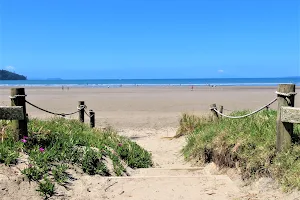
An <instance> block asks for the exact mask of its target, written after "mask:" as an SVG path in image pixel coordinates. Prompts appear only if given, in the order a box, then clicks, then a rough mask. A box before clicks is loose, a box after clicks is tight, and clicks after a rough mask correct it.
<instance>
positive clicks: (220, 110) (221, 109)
mask: <svg viewBox="0 0 300 200" xmlns="http://www.w3.org/2000/svg"><path fill="white" fill-rule="evenodd" d="M223 110H224V107H223V106H220V107H219V112H220V113H223ZM218 116H219V117H220V118H222V115H218Z"/></svg>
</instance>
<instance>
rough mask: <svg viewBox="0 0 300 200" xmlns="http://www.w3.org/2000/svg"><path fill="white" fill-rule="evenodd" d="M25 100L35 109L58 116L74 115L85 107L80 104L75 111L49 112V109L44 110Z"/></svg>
mask: <svg viewBox="0 0 300 200" xmlns="http://www.w3.org/2000/svg"><path fill="white" fill-rule="evenodd" d="M25 102H26V103H28V104H29V105H31V106H32V107H35V108H37V109H39V110H41V111H44V112H46V113H49V114H53V115H59V116H62V117H65V116H68V115H74V114H76V113H78V112H80V111H81V110H82V109H85V108H86V107H85V106H84V105H81V106H80V107H78V108H77V109H78V110H77V111H75V112H72V113H55V112H51V111H49V110H45V109H43V108H40V107H38V106H36V105H34V104H32V103H30V102H28V101H27V100H25Z"/></svg>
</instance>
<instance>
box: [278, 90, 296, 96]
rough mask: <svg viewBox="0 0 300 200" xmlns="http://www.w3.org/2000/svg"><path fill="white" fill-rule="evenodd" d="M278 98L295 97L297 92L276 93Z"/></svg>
mask: <svg viewBox="0 0 300 200" xmlns="http://www.w3.org/2000/svg"><path fill="white" fill-rule="evenodd" d="M275 93H276V94H277V95H278V96H284V97H290V96H293V95H296V94H297V92H289V93H283V92H278V91H276V92H275Z"/></svg>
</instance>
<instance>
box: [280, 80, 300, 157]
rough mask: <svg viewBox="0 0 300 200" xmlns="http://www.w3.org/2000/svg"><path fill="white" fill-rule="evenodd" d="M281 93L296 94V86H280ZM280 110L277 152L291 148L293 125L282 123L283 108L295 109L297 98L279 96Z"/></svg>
mask: <svg viewBox="0 0 300 200" xmlns="http://www.w3.org/2000/svg"><path fill="white" fill-rule="evenodd" d="M277 91H278V92H279V93H289V92H295V84H280V85H279V86H278V90H277ZM277 101H278V109H277V141H276V150H277V151H281V150H283V149H284V148H289V147H290V146H291V144H292V137H293V124H292V123H288V122H282V121H281V107H282V106H291V107H294V101H295V96H294V95H291V96H283V95H277Z"/></svg>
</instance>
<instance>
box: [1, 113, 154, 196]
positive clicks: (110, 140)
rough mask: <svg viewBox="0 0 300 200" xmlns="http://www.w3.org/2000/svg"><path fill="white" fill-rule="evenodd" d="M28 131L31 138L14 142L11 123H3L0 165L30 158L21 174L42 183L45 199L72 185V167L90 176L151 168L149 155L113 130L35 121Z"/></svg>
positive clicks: (74, 122)
mask: <svg viewBox="0 0 300 200" xmlns="http://www.w3.org/2000/svg"><path fill="white" fill-rule="evenodd" d="M28 128H29V137H25V138H23V139H22V140H21V141H18V142H14V139H13V135H14V131H13V129H12V127H11V123H10V122H9V121H0V130H1V129H2V137H3V138H5V139H4V140H3V142H2V143H0V163H5V164H6V165H14V164H16V163H17V159H18V157H19V156H21V154H27V155H28V156H29V161H28V162H29V163H28V167H27V168H26V169H24V170H23V171H22V173H23V174H24V175H26V176H27V178H28V179H29V180H30V181H37V182H38V183H39V188H38V191H39V192H40V193H41V194H42V195H43V196H45V198H47V197H50V196H52V195H53V194H54V193H55V187H54V183H55V182H56V183H57V184H60V185H63V184H65V183H67V182H68V181H70V180H69V176H68V174H67V173H66V170H68V169H70V168H72V167H73V168H74V167H79V168H81V169H82V171H83V172H85V173H87V174H90V175H95V174H99V175H102V176H112V175H118V176H121V175H123V174H124V173H125V172H126V166H129V167H131V168H142V167H143V168H144V167H150V166H152V161H151V154H150V153H148V152H147V151H145V150H144V149H142V148H141V147H140V146H138V145H137V144H136V143H134V142H132V141H130V140H129V139H128V138H126V137H122V136H119V135H118V134H117V133H116V132H114V131H113V130H112V129H107V130H105V131H101V130H97V129H91V128H89V127H88V126H87V125H85V124H83V123H80V122H78V121H77V120H66V119H63V118H55V119H52V120H50V121H41V120H36V119H33V120H30V122H29V127H28ZM0 133H1V132H0ZM21 152H22V153H21ZM107 159H110V160H111V161H112V164H113V172H111V171H109V169H108V166H107V165H108V162H106V160H107Z"/></svg>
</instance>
